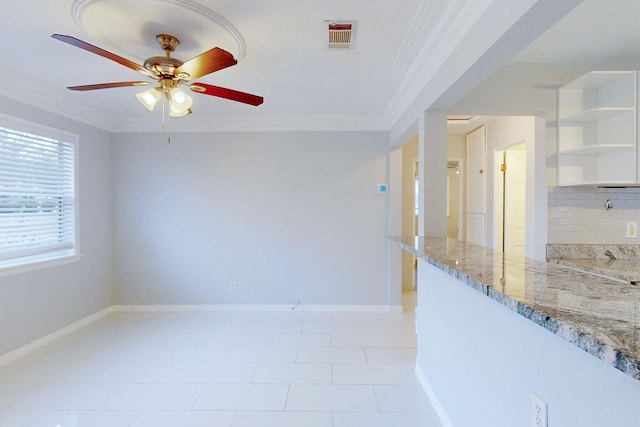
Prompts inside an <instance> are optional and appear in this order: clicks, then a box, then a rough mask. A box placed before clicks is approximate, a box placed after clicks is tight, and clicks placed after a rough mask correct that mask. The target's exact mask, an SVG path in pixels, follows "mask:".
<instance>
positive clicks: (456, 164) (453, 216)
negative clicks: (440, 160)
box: [447, 158, 464, 241]
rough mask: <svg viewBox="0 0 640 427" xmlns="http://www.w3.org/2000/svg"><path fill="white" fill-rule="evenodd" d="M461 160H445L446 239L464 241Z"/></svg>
mask: <svg viewBox="0 0 640 427" xmlns="http://www.w3.org/2000/svg"><path fill="white" fill-rule="evenodd" d="M463 162H464V160H463V159H461V158H455V159H447V237H449V238H452V239H457V240H460V241H461V240H464V238H463V237H464V230H463V224H464V222H463V218H464V205H463V203H464V192H463V190H464V184H463V183H464V181H463V170H464V167H463Z"/></svg>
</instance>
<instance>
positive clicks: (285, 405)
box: [282, 384, 291, 412]
mask: <svg viewBox="0 0 640 427" xmlns="http://www.w3.org/2000/svg"><path fill="white" fill-rule="evenodd" d="M290 392H291V384H287V397H286V398H285V399H284V408H282V410H283V411H285V412H286V411H287V403H289V393H290Z"/></svg>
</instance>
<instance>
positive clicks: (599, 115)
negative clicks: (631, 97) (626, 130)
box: [559, 107, 636, 124]
mask: <svg viewBox="0 0 640 427" xmlns="http://www.w3.org/2000/svg"><path fill="white" fill-rule="evenodd" d="M635 110H636V109H635V108H634V107H599V108H590V109H588V110H584V111H579V112H577V113H574V114H572V115H570V116H566V117H562V118H561V119H560V120H559V122H560V124H569V123H586V122H597V121H600V120H605V119H609V118H611V117H615V116H618V115H620V114H624V113H629V112H634V111H635Z"/></svg>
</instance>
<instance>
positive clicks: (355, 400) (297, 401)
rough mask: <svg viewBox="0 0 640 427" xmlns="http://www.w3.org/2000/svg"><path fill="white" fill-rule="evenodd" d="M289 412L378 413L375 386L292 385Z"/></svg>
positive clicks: (288, 401)
mask: <svg viewBox="0 0 640 427" xmlns="http://www.w3.org/2000/svg"><path fill="white" fill-rule="evenodd" d="M287 411H354V412H370V411H378V404H377V401H376V396H375V393H374V391H373V386H367V385H308V384H304V385H302V384H300V385H298V384H292V385H291V387H290V389H289V397H288V398H287Z"/></svg>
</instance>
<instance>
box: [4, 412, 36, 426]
mask: <svg viewBox="0 0 640 427" xmlns="http://www.w3.org/2000/svg"><path fill="white" fill-rule="evenodd" d="M43 414H44V411H0V427H26V426H28V425H30V424H31V423H32V422H34V421H35V420H37V419H38V418H40V417H41V416H42V415H43Z"/></svg>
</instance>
